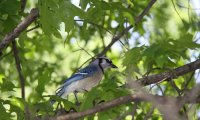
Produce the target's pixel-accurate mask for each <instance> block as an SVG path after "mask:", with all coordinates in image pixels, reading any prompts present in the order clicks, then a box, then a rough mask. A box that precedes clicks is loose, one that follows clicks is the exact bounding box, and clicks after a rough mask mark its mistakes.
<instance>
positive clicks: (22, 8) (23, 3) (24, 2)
mask: <svg viewBox="0 0 200 120" xmlns="http://www.w3.org/2000/svg"><path fill="white" fill-rule="evenodd" d="M25 7H26V0H21V12H23V11H24V9H25Z"/></svg>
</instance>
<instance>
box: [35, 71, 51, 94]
mask: <svg viewBox="0 0 200 120" xmlns="http://www.w3.org/2000/svg"><path fill="white" fill-rule="evenodd" d="M50 80H51V73H50V72H49V71H48V70H47V69H45V71H43V72H42V74H41V75H40V76H39V77H38V86H37V88H36V91H37V93H38V94H39V95H42V93H43V92H44V90H45V86H46V84H47V83H48V82H49V81H50Z"/></svg>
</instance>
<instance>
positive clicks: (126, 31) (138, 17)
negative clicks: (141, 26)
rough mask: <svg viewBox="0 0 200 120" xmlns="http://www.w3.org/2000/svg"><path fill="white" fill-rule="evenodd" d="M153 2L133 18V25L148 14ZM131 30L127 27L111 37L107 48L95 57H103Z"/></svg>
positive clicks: (131, 26) (154, 0) (152, 0)
mask: <svg viewBox="0 0 200 120" xmlns="http://www.w3.org/2000/svg"><path fill="white" fill-rule="evenodd" d="M155 2H156V0H151V1H150V2H149V3H148V5H147V7H146V8H145V9H144V10H143V11H142V13H141V14H140V15H139V16H137V17H136V18H135V25H137V24H138V23H139V22H140V21H141V20H142V19H143V17H144V16H145V15H146V14H147V13H148V12H149V10H150V8H151V7H152V6H153V4H154V3H155ZM131 28H133V25H130V26H128V27H127V28H126V29H124V30H123V31H122V32H120V33H119V34H118V35H117V36H115V37H113V38H112V41H111V42H110V43H109V44H108V46H106V47H105V49H104V50H103V51H102V52H101V53H99V54H98V55H97V57H101V56H103V55H104V54H105V53H106V52H107V51H108V50H109V49H110V48H111V46H112V45H113V44H114V43H115V42H117V41H118V40H119V39H120V38H121V37H122V36H123V35H124V34H126V33H128V31H129V30H130V29H131Z"/></svg>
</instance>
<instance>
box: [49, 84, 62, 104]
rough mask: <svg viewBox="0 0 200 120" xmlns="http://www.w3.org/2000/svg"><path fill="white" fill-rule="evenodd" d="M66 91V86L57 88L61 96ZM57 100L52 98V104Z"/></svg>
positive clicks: (57, 93)
mask: <svg viewBox="0 0 200 120" xmlns="http://www.w3.org/2000/svg"><path fill="white" fill-rule="evenodd" d="M64 93H65V86H62V87H59V88H58V89H57V90H56V95H57V96H59V97H62V95H63V94H64ZM55 102H56V100H55V99H50V104H51V105H53V104H54V103H55Z"/></svg>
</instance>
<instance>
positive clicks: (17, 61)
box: [12, 41, 25, 100]
mask: <svg viewBox="0 0 200 120" xmlns="http://www.w3.org/2000/svg"><path fill="white" fill-rule="evenodd" d="M12 51H13V55H14V58H15V63H16V68H17V72H18V74H19V79H20V85H21V96H22V98H23V99H24V100H25V79H24V76H23V75H22V71H21V64H20V60H19V56H18V50H17V46H16V41H12Z"/></svg>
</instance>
